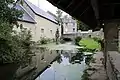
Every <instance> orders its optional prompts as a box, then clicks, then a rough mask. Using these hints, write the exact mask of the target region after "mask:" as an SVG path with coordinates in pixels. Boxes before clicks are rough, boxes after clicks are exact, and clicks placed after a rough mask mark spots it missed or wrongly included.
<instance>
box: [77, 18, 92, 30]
mask: <svg viewBox="0 0 120 80" xmlns="http://www.w3.org/2000/svg"><path fill="white" fill-rule="evenodd" d="M76 21H77V29H78V30H82V31H88V30H90V27H89V26H87V25H86V24H84V23H83V22H82V21H79V20H76Z"/></svg>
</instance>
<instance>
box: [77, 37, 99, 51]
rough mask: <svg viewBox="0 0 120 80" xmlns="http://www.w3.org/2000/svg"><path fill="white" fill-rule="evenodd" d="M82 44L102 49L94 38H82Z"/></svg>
mask: <svg viewBox="0 0 120 80" xmlns="http://www.w3.org/2000/svg"><path fill="white" fill-rule="evenodd" d="M79 44H80V45H85V46H86V48H88V49H98V50H100V48H101V47H100V44H99V43H98V42H96V41H94V39H92V38H83V39H81V41H80V42H79Z"/></svg>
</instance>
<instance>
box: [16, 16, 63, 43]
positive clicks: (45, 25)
mask: <svg viewBox="0 0 120 80" xmlns="http://www.w3.org/2000/svg"><path fill="white" fill-rule="evenodd" d="M35 20H36V22H37V23H36V24H33V23H28V22H22V21H18V23H19V24H22V25H23V27H24V28H27V29H28V30H31V33H32V36H33V38H32V39H33V41H38V40H40V37H46V38H50V39H53V38H55V33H56V30H57V28H59V32H60V35H61V28H60V26H58V25H57V24H55V23H53V22H51V21H49V20H47V19H44V18H42V17H40V16H38V15H36V16H35ZM41 29H44V33H42V32H41ZM51 30H52V32H51Z"/></svg>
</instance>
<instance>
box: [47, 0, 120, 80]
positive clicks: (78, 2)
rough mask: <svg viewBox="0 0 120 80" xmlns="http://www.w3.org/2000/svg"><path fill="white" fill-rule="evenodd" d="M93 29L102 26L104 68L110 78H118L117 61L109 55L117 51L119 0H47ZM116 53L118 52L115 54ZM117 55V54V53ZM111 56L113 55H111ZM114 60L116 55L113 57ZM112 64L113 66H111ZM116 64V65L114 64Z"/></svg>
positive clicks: (119, 15) (119, 20) (115, 79)
mask: <svg viewBox="0 0 120 80" xmlns="http://www.w3.org/2000/svg"><path fill="white" fill-rule="evenodd" d="M47 1H49V2H50V3H52V4H53V5H54V6H56V7H58V8H60V9H62V10H63V11H65V12H67V13H68V14H70V15H71V16H73V17H75V18H77V19H78V20H81V21H82V22H84V23H85V24H87V25H88V26H90V27H91V29H93V30H99V29H100V28H103V31H104V41H105V44H104V51H103V52H104V57H105V68H106V72H107V75H108V78H109V79H110V80H118V78H119V77H118V75H119V61H118V62H117V61H116V63H114V62H115V61H113V59H111V55H114V54H116V53H118V40H119V39H118V32H119V30H118V27H119V25H120V11H119V9H120V0H47ZM116 55H118V54H116ZM118 56H119V55H118ZM112 57H113V56H112ZM113 58H115V60H117V59H116V58H118V57H115V56H114V57H113ZM113 65H114V66H113ZM116 65H118V66H116Z"/></svg>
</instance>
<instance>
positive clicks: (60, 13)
mask: <svg viewBox="0 0 120 80" xmlns="http://www.w3.org/2000/svg"><path fill="white" fill-rule="evenodd" d="M62 13H63V12H62V11H61V10H60V9H57V11H56V14H57V21H58V24H59V25H61V35H62V34H63V22H62Z"/></svg>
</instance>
